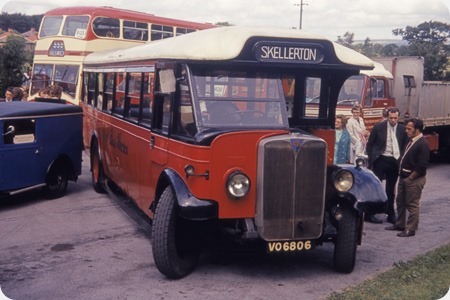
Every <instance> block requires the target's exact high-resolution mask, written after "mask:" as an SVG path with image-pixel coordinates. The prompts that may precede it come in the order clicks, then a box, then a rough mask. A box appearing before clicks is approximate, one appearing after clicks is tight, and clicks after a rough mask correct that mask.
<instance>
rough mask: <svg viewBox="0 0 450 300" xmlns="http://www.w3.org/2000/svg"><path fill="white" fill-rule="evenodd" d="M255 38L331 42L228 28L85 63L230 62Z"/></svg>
mask: <svg viewBox="0 0 450 300" xmlns="http://www.w3.org/2000/svg"><path fill="white" fill-rule="evenodd" d="M255 36H259V37H280V38H291V39H296V38H298V39H309V40H326V41H329V40H328V39H326V38H325V37H322V36H319V35H316V34H311V33H306V32H304V31H300V30H294V29H274V28H270V29H269V28H267V29H264V28H250V27H240V26H229V27H218V28H212V29H206V30H202V31H197V32H194V33H189V34H186V35H181V36H177V37H174V38H168V39H164V40H158V41H154V42H149V43H147V44H144V45H139V46H135V47H131V48H126V49H117V50H112V51H102V52H97V53H93V54H90V55H88V56H87V57H86V60H85V63H87V64H103V63H111V62H124V61H130V60H131V61H139V60H147V59H183V60H200V61H208V60H216V61H217V60H219V61H220V60H230V59H233V58H236V57H237V56H238V55H239V54H240V53H241V51H242V48H243V47H244V45H245V43H246V42H247V40H248V39H249V38H251V37H255ZM333 46H334V49H335V52H336V56H337V57H338V59H339V60H340V61H341V62H343V63H346V64H350V65H356V66H360V67H361V68H373V62H372V60H370V59H369V58H367V57H365V56H364V55H362V54H360V53H358V52H356V51H353V50H351V49H349V48H346V47H344V46H341V45H339V44H336V43H333Z"/></svg>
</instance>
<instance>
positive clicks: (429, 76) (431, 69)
mask: <svg viewBox="0 0 450 300" xmlns="http://www.w3.org/2000/svg"><path fill="white" fill-rule="evenodd" d="M392 33H393V34H394V35H398V36H401V37H402V39H403V40H405V41H407V42H408V54H407V55H412V56H422V57H424V59H425V65H424V79H425V80H445V79H446V78H447V77H448V74H446V69H447V65H448V59H447V58H448V57H449V55H450V53H449V52H450V47H449V45H447V44H446V42H447V40H448V38H449V37H450V25H449V24H446V23H442V22H436V21H429V22H424V23H421V24H419V25H418V26H416V27H413V26H407V27H406V28H405V29H395V30H393V31H392Z"/></svg>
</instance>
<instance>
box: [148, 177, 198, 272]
mask: <svg viewBox="0 0 450 300" xmlns="http://www.w3.org/2000/svg"><path fill="white" fill-rule="evenodd" d="M195 231H196V230H195V229H194V224H193V223H192V221H189V220H185V219H183V218H181V217H179V216H178V215H177V213H176V197H175V195H174V193H173V191H172V188H171V187H170V186H168V187H167V188H166V189H165V190H164V192H163V193H162V195H161V198H160V199H159V202H158V205H157V206H156V210H155V214H154V218H153V225H152V252H153V259H154V261H155V265H156V267H157V268H158V270H159V271H160V272H161V273H162V274H163V275H165V276H167V277H168V278H170V279H179V278H182V277H185V276H186V275H188V274H189V273H191V272H192V270H193V269H194V268H195V266H196V265H197V261H198V258H199V256H200V246H199V243H198V240H197V239H196V236H198V234H196V232H195Z"/></svg>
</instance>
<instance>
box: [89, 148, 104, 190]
mask: <svg viewBox="0 0 450 300" xmlns="http://www.w3.org/2000/svg"><path fill="white" fill-rule="evenodd" d="M91 170H92V173H91V175H92V185H93V187H94V191H96V192H97V193H99V194H103V193H105V189H104V188H103V181H104V175H103V166H102V162H101V161H100V155H99V154H98V144H97V141H95V142H94V144H93V145H92V149H91Z"/></svg>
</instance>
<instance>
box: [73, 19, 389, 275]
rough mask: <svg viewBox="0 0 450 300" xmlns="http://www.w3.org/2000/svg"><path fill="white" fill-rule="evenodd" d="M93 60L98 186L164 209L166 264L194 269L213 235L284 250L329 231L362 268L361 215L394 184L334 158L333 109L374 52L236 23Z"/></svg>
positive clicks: (151, 213)
mask: <svg viewBox="0 0 450 300" xmlns="http://www.w3.org/2000/svg"><path fill="white" fill-rule="evenodd" d="M83 68H84V69H83V80H84V89H83V91H84V92H83V103H82V107H83V109H84V115H85V119H84V145H85V149H86V151H87V152H88V154H89V155H90V158H91V169H92V182H93V186H94V189H95V190H96V191H98V192H102V191H104V190H105V189H106V190H108V189H109V190H116V188H117V187H118V188H120V190H122V191H123V192H124V193H125V194H126V196H127V197H129V198H131V199H132V200H133V201H134V203H135V204H136V205H137V206H138V207H139V208H140V209H141V210H142V211H143V212H144V213H145V214H146V215H147V216H148V217H149V218H150V219H151V220H152V252H153V256H154V261H155V264H156V266H157V268H158V269H159V271H160V272H161V273H162V274H164V275H165V276H167V277H169V278H180V277H183V276H186V275H187V274H189V273H190V272H191V271H192V270H193V269H194V267H195V266H196V263H197V260H198V257H199V254H200V252H201V249H202V245H203V243H202V241H204V237H205V236H209V237H216V238H219V237H224V236H230V237H232V240H239V241H242V242H254V243H255V244H256V245H259V244H260V243H262V244H263V245H265V247H266V250H267V251H268V252H269V253H278V254H280V253H289V252H290V253H293V252H302V251H311V250H312V249H313V248H315V247H316V246H319V245H321V244H323V243H325V242H331V243H334V245H335V246H334V268H335V269H336V270H337V271H339V272H351V271H352V270H353V268H354V265H355V255H356V248H357V245H358V244H360V243H361V238H362V226H363V214H364V213H365V212H370V213H381V212H383V211H384V209H385V206H386V195H385V192H384V189H383V187H382V185H381V183H380V181H379V180H378V179H377V178H376V176H375V175H374V174H373V173H372V172H371V171H369V170H367V169H366V168H364V167H362V166H361V165H359V164H356V165H333V155H334V154H333V151H334V137H335V132H334V121H335V112H336V104H337V101H338V96H339V91H340V89H341V86H342V85H343V83H344V82H345V80H346V79H347V78H349V77H350V76H352V75H357V74H359V72H360V70H361V69H371V68H373V63H372V61H371V60H369V59H368V58H366V57H364V56H362V55H360V54H358V53H356V52H354V51H353V50H350V49H348V48H345V47H342V46H340V45H337V44H334V43H332V42H330V41H329V40H327V39H325V38H322V37H320V36H316V35H309V34H307V33H304V32H303V31H298V30H281V29H278V30H277V29H252V28H245V27H235V26H233V27H221V28H214V29H208V30H203V31H198V32H195V33H192V34H189V35H184V36H179V37H176V38H173V39H167V40H163V41H160V42H158V43H147V44H145V45H140V46H136V47H131V48H128V49H118V50H115V51H109V52H103V53H93V54H90V55H88V56H87V57H86V59H85V62H84V66H83ZM122 86H124V91H125V94H124V95H123V94H122V88H121V87H122ZM311 92H319V97H318V99H319V101H318V103H313V104H310V103H309V102H310V97H309V95H311ZM287 103H288V105H287ZM311 105H314V107H315V111H313V112H308V111H309V110H311V109H310V108H309V106H311ZM111 187H114V189H111ZM223 233H226V234H223ZM208 240H210V239H208ZM144 259H147V258H144Z"/></svg>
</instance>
